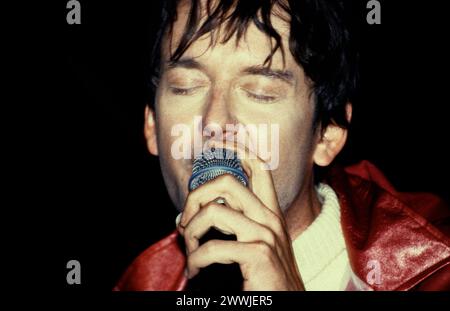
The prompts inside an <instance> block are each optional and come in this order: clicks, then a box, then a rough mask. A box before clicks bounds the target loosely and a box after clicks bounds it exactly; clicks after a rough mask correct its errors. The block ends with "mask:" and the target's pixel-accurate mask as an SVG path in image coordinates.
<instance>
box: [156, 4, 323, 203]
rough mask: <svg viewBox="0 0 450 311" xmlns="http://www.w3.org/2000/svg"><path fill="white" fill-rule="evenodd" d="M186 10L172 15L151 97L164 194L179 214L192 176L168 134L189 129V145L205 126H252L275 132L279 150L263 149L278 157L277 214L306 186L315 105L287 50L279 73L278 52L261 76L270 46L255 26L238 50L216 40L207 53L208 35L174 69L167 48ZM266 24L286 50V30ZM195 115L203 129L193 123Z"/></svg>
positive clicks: (276, 24) (275, 177)
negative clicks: (181, 127) (184, 127)
mask: <svg viewBox="0 0 450 311" xmlns="http://www.w3.org/2000/svg"><path fill="white" fill-rule="evenodd" d="M188 9H189V8H188V7H183V6H180V7H179V8H178V20H177V21H176V23H175V24H174V27H173V36H172V38H171V37H170V36H166V38H165V40H164V42H163V47H162V55H163V58H162V63H161V66H162V74H161V80H160V83H159V86H158V89H157V94H156V104H155V115H156V134H157V136H156V137H157V147H158V153H159V156H160V161H161V166H162V171H163V176H164V179H165V183H166V185H167V188H168V191H169V195H170V197H171V199H172V200H173V202H174V203H175V205H176V207H177V209H178V210H180V211H181V210H182V209H183V206H184V202H185V199H186V196H187V194H188V187H187V186H188V180H189V177H190V176H191V173H192V159H175V158H174V156H173V150H172V147H173V145H174V143H176V141H177V139H179V137H177V136H173V135H172V134H171V133H172V129H173V128H174V127H176V126H177V125H179V124H185V125H187V126H189V129H190V132H191V137H190V138H189V139H191V140H192V141H193V140H194V135H200V136H202V134H205V131H204V128H205V126H207V125H210V124H214V125H216V126H220V127H221V128H222V129H224V131H225V130H226V125H227V124H233V125H235V124H241V125H244V126H246V125H249V124H250V125H255V126H256V127H258V126H260V125H261V124H263V125H267V126H268V128H269V129H270V127H271V126H274V125H275V126H278V127H279V139H278V138H275V139H277V140H278V142H277V143H278V148H272V146H274V144H275V143H276V142H275V141H273V140H274V137H267V142H268V145H269V146H268V147H267V148H266V149H268V150H273V151H275V152H276V153H277V156H278V157H279V164H278V166H277V167H276V168H275V169H273V170H272V176H273V180H274V185H275V190H276V192H277V195H278V200H279V203H280V207H281V208H282V210H283V211H285V210H286V209H287V208H288V207H289V206H290V204H291V203H292V202H293V200H294V199H295V198H296V196H297V195H298V194H299V193H300V192H301V191H302V190H304V189H303V188H304V187H305V186H306V185H311V181H312V167H313V159H312V158H313V156H312V154H313V151H314V147H315V145H316V135H315V134H314V133H313V130H312V129H313V113H314V103H313V97H312V96H310V93H311V88H310V86H309V85H308V83H307V79H306V77H305V74H304V72H303V70H302V68H301V67H300V66H299V65H298V64H297V63H296V62H295V60H294V58H293V57H292V55H291V53H290V52H289V50H286V49H285V66H283V57H282V53H281V51H280V49H278V50H277V52H276V54H275V55H274V56H273V58H272V63H271V66H270V68H268V69H267V68H266V69H264V70H261V69H262V68H264V66H263V64H264V61H265V60H266V58H267V56H268V55H269V54H270V52H271V45H270V41H269V38H268V37H267V36H266V35H265V34H263V33H261V32H260V31H259V30H258V29H257V28H256V27H255V26H254V25H253V24H250V26H249V28H248V30H247V32H246V35H245V36H243V38H242V39H241V40H240V41H239V42H238V45H236V40H235V39H234V38H231V40H229V41H228V42H227V43H225V44H221V43H220V40H219V42H218V43H217V44H215V45H213V46H210V35H209V34H207V35H205V36H204V37H202V38H200V39H199V40H197V41H195V42H194V43H193V44H192V45H191V46H190V47H189V49H188V50H187V51H186V52H185V53H184V54H183V56H182V57H181V58H180V60H179V61H178V62H175V63H173V64H170V63H169V55H170V54H169V47H172V52H173V51H174V49H175V48H176V46H177V44H178V41H179V39H180V37H181V35H182V33H183V31H184V30H185V22H186V18H187V14H188ZM272 22H273V24H274V27H275V29H277V31H278V33H279V34H280V35H281V36H282V41H283V44H284V47H287V46H289V44H288V36H289V25H288V24H287V23H285V22H284V21H282V20H281V19H279V18H277V17H275V16H273V18H272ZM222 33H223V32H222ZM170 40H172V42H170ZM198 116H201V124H202V126H200V125H198V123H197V125H196V124H195V122H194V118H195V117H198ZM197 120H198V119H197ZM225 134H230V133H225ZM267 134H268V135H270V134H271V131H270V130H269V131H267ZM197 137H198V136H197ZM275 149H278V150H275ZM260 152H262V151H260V150H258V149H257V154H258V156H260V157H261V158H263V159H264V160H266V161H271V159H270V157H269V158H268V157H267V155H264V156H263V155H261V154H260ZM274 156H276V155H275V154H272V155H271V157H274Z"/></svg>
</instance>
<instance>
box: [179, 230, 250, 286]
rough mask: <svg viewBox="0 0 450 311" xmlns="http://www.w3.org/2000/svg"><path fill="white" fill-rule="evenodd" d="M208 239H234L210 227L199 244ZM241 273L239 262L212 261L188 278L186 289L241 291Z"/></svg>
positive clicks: (234, 237)
mask: <svg viewBox="0 0 450 311" xmlns="http://www.w3.org/2000/svg"><path fill="white" fill-rule="evenodd" d="M210 240H227V241H236V236H235V235H227V234H224V233H222V232H220V231H219V230H217V229H214V228H211V229H210V230H209V231H208V232H207V233H206V234H205V235H204V236H203V237H202V238H201V239H200V241H199V242H200V245H202V244H204V243H206V242H207V241H210ZM242 283H243V278H242V273H241V269H240V267H239V264H237V263H232V264H219V263H214V264H211V265H209V266H207V267H205V268H202V269H200V272H199V273H198V274H197V275H196V276H195V277H193V278H192V279H190V280H188V283H187V287H186V291H190V292H199V291H203V292H204V291H210V292H211V291H215V292H217V291H221V292H223V291H241V290H242Z"/></svg>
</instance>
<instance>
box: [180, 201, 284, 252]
mask: <svg viewBox="0 0 450 311" xmlns="http://www.w3.org/2000/svg"><path fill="white" fill-rule="evenodd" d="M211 228H217V229H218V230H220V231H226V232H231V233H232V234H235V235H236V238H237V240H238V241H240V242H254V241H264V242H265V243H266V244H268V245H270V246H272V247H273V248H276V244H277V243H276V239H277V238H276V236H275V234H274V233H273V232H272V231H271V230H270V229H268V228H267V227H265V226H262V225H260V224H258V223H257V222H255V221H253V220H251V219H250V218H248V217H245V216H244V215H243V214H242V213H240V212H238V211H236V210H233V209H230V208H228V207H226V206H224V205H221V204H218V203H215V202H211V203H209V204H208V205H207V206H205V207H204V208H202V209H201V211H200V212H199V213H197V214H196V215H195V217H193V218H192V220H191V221H190V222H189V223H188V225H187V227H186V228H185V231H184V238H185V243H186V248H187V251H188V254H190V253H192V252H194V251H195V250H196V249H197V248H198V245H199V240H200V239H201V237H202V236H203V235H204V234H205V233H206V232H208V231H209V229H211Z"/></svg>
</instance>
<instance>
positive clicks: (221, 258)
mask: <svg viewBox="0 0 450 311" xmlns="http://www.w3.org/2000/svg"><path fill="white" fill-rule="evenodd" d="M272 259H273V252H272V250H271V248H270V246H268V245H267V244H265V243H263V242H251V243H245V242H238V241H224V240H211V241H208V242H206V243H205V244H203V245H202V246H201V247H199V248H197V250H196V251H195V252H193V253H191V254H190V255H189V257H188V259H187V268H188V277H189V278H192V277H194V276H195V275H196V274H197V273H198V272H199V270H200V269H201V268H204V267H207V266H209V265H211V264H213V263H221V264H231V263H238V264H239V266H240V268H241V272H242V276H243V277H244V279H247V278H248V275H249V270H250V269H251V266H252V265H253V266H254V265H258V264H261V263H267V262H270V261H274V260H272Z"/></svg>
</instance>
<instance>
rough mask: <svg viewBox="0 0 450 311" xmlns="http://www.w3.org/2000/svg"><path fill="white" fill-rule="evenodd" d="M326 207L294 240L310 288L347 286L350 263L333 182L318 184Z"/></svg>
mask: <svg viewBox="0 0 450 311" xmlns="http://www.w3.org/2000/svg"><path fill="white" fill-rule="evenodd" d="M316 190H317V193H318V195H319V200H320V201H321V203H322V210H321V212H320V214H319V215H318V216H317V218H316V219H315V220H314V221H313V223H312V224H311V225H310V226H309V227H308V228H307V229H306V230H305V231H303V232H302V233H301V234H300V235H299V236H298V237H296V238H295V239H294V241H293V242H292V247H293V249H294V255H295V259H296V261H297V266H298V269H299V271H300V275H301V277H302V280H303V284H304V285H305V288H306V290H332V291H337V290H345V288H346V287H347V284H348V282H349V280H350V273H349V271H350V264H349V259H348V254H347V249H346V246H345V241H344V236H343V232H342V228H341V221H340V218H341V214H340V206H339V201H338V199H337V196H336V193H335V192H334V190H333V189H331V187H330V186H328V185H325V184H319V185H318V186H317V188H316Z"/></svg>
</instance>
